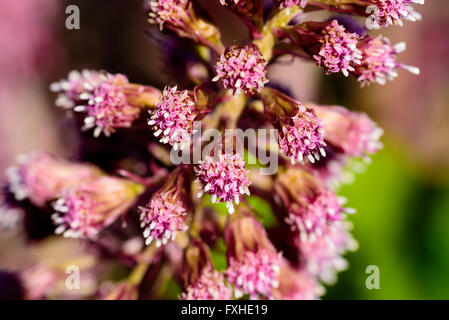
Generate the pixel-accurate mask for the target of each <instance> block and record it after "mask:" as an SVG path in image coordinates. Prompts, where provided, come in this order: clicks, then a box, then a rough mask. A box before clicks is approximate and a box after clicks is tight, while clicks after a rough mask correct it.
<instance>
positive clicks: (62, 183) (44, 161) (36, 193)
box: [6, 152, 104, 206]
mask: <svg viewBox="0 0 449 320" xmlns="http://www.w3.org/2000/svg"><path fill="white" fill-rule="evenodd" d="M17 161H18V165H17V166H14V167H10V168H8V169H7V170H6V175H7V177H8V181H9V190H10V191H11V192H12V193H13V194H14V196H15V198H16V200H24V199H27V198H28V199H29V200H30V201H31V202H32V203H33V204H34V205H36V206H43V205H44V204H45V203H46V202H47V201H50V200H53V199H55V198H57V197H58V196H60V195H61V192H62V190H64V189H67V188H72V187H76V186H78V185H79V184H80V183H82V182H84V181H88V180H91V179H96V178H98V177H100V176H102V175H104V173H103V172H102V171H101V170H100V169H99V168H97V167H95V166H94V165H91V164H85V163H77V162H69V161H66V160H62V159H58V158H56V157H54V156H52V155H50V154H48V153H43V152H37V153H31V154H29V155H21V156H18V157H17Z"/></svg>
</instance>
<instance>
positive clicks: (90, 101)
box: [50, 70, 160, 137]
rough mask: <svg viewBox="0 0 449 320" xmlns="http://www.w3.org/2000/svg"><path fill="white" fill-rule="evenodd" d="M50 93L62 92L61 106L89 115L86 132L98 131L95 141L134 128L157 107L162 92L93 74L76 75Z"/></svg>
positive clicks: (59, 101)
mask: <svg viewBox="0 0 449 320" xmlns="http://www.w3.org/2000/svg"><path fill="white" fill-rule="evenodd" d="M50 89H51V90H52V91H54V92H60V94H59V96H58V98H57V100H56V105H57V106H59V107H62V108H65V109H71V110H73V111H75V112H80V113H82V114H85V117H84V126H83V130H89V129H94V136H95V137H98V136H99V135H100V134H101V133H103V134H104V135H105V136H109V135H110V134H111V133H114V132H115V131H116V129H117V128H129V127H131V125H132V123H133V121H134V120H136V119H137V118H138V117H139V115H140V112H141V110H142V108H144V107H152V106H154V105H155V104H156V102H157V101H158V99H159V96H160V92H159V90H158V89H155V88H152V87H149V86H142V85H137V84H132V83H129V81H128V78H127V77H126V76H124V75H122V74H116V75H113V74H110V73H106V72H98V71H89V70H83V71H82V72H81V73H80V72H78V71H72V72H71V73H70V74H69V76H68V79H67V80H61V81H59V82H57V83H53V84H52V85H51V86H50Z"/></svg>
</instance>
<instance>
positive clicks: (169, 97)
mask: <svg viewBox="0 0 449 320" xmlns="http://www.w3.org/2000/svg"><path fill="white" fill-rule="evenodd" d="M198 113H199V108H198V107H197V105H196V102H195V98H194V94H193V92H192V91H188V90H178V89H177V87H176V86H175V87H165V89H164V92H163V96H162V99H161V101H160V102H159V103H158V104H157V105H156V108H155V109H154V110H151V111H150V115H151V119H150V120H149V121H148V124H149V125H150V126H151V127H152V128H153V130H154V131H155V132H154V135H155V136H156V137H161V138H160V142H161V143H169V144H170V145H172V146H173V148H174V149H175V150H178V149H181V150H182V149H184V148H185V147H188V146H189V145H190V141H191V137H192V135H193V133H194V128H193V126H194V124H193V122H194V120H195V118H196V117H197V115H198Z"/></svg>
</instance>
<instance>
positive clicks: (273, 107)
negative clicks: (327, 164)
mask: <svg viewBox="0 0 449 320" xmlns="http://www.w3.org/2000/svg"><path fill="white" fill-rule="evenodd" d="M261 96H262V100H263V102H264V106H265V113H266V115H267V118H268V119H269V120H270V121H271V123H272V124H273V126H274V127H275V129H277V131H278V142H279V148H280V150H281V151H282V152H283V153H284V154H285V155H286V156H287V157H289V158H290V161H291V162H292V164H295V163H296V162H300V163H304V161H309V162H311V163H314V162H315V160H319V159H320V156H322V157H325V156H326V153H325V151H324V146H325V145H326V144H325V143H324V128H323V125H322V123H321V120H320V119H319V118H318V117H317V116H316V115H315V112H314V111H313V110H312V109H308V108H306V107H305V106H303V105H302V104H301V103H300V102H298V101H295V100H293V99H292V98H290V97H289V96H287V95H285V94H283V93H281V92H279V91H277V90H275V89H271V88H265V89H264V90H263V91H262V93H261Z"/></svg>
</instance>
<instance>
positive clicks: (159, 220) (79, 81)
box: [0, 0, 423, 300]
mask: <svg viewBox="0 0 449 320" xmlns="http://www.w3.org/2000/svg"><path fill="white" fill-rule="evenodd" d="M220 2H221V4H222V5H224V6H225V8H227V9H229V10H230V11H232V12H233V13H235V14H236V15H237V16H239V18H241V19H242V20H243V22H244V24H245V25H246V27H247V28H248V30H249V37H250V39H251V41H249V42H248V43H245V44H239V45H231V46H229V47H227V48H225V46H224V45H223V42H222V40H221V35H220V32H219V31H218V28H217V27H216V26H215V25H214V24H213V23H212V22H210V20H209V19H206V17H208V16H209V15H208V14H207V10H206V9H204V8H201V7H200V5H199V3H197V2H196V1H195V2H194V1H191V0H149V1H147V2H146V5H145V9H146V11H147V13H148V15H149V22H150V23H152V24H156V25H157V26H159V29H160V30H161V31H163V32H168V33H169V35H170V34H171V35H170V41H171V42H172V43H174V42H175V41H176V40H175V38H174V37H175V36H176V35H177V36H180V37H182V38H186V39H184V40H183V41H182V42H179V46H178V42H176V43H177V45H176V46H173V48H181V47H182V48H185V47H188V48H194V49H195V50H194V52H192V53H190V55H189V56H188V58H185V59H184V56H186V57H187V54H186V52H184V50H179V52H176V55H171V54H169V55H167V56H166V60H169V61H170V62H172V63H173V64H174V65H176V68H179V67H182V68H184V70H183V71H184V72H180V75H181V74H190V75H193V74H194V73H196V75H194V76H191V77H187V78H188V79H181V78H180V76H178V74H176V76H177V78H176V79H177V80H179V83H178V85H174V86H165V88H164V89H163V91H162V92H161V91H160V90H159V89H155V88H153V87H150V86H146V85H142V84H134V83H131V82H130V81H129V80H128V78H127V77H126V76H125V75H122V74H110V73H107V72H104V71H90V70H83V71H81V72H78V71H72V72H71V73H69V75H68V77H67V79H64V80H61V81H59V82H56V83H53V84H52V85H51V86H50V89H51V90H52V91H54V92H56V93H57V94H58V95H57V98H56V102H55V104H56V105H57V106H59V107H61V108H63V109H65V110H66V111H67V113H68V114H70V115H75V116H76V119H78V120H81V121H82V123H83V127H82V129H83V130H88V129H93V134H94V136H95V137H98V136H99V135H101V134H104V135H106V136H109V135H111V134H112V133H115V136H114V139H85V136H81V137H80V138H81V139H82V141H81V143H80V144H79V145H80V148H79V149H80V151H81V152H80V153H79V159H80V161H85V160H87V159H88V160H90V161H93V162H94V163H95V165H93V164H89V163H84V162H73V161H67V160H62V159H59V158H57V157H55V156H52V155H49V154H46V153H31V154H29V155H28V156H24V157H20V158H19V159H18V160H19V163H18V165H16V166H14V167H11V168H10V169H8V170H7V178H8V187H9V188H5V190H8V192H9V193H10V194H7V195H6V196H5V197H3V196H2V197H1V198H0V200H1V203H0V225H2V224H4V225H12V226H14V224H23V223H24V220H26V219H23V217H25V218H28V217H30V216H31V213H32V212H31V211H30V212H28V210H32V208H33V206H34V207H38V208H37V209H38V210H36V211H38V212H39V213H40V214H41V216H43V217H44V218H46V219H47V220H48V217H51V219H52V221H53V223H54V224H55V225H56V226H55V230H54V232H55V233H56V234H58V235H61V236H62V237H53V238H54V239H55V240H54V241H56V242H57V243H58V244H59V243H64V245H62V246H63V247H64V248H67V249H70V247H69V246H68V245H67V244H66V243H67V242H62V241H72V242H74V241H75V240H73V239H63V238H76V239H77V240H76V241H75V242H76V243H78V242H82V243H88V244H90V246H89V247H93V248H94V249H95V250H93V251H95V254H100V253H101V256H102V257H103V255H106V254H107V256H108V260H109V259H110V260H114V265H115V266H118V267H120V266H123V267H124V268H122V269H123V270H125V269H128V268H130V269H132V270H131V272H130V274H129V275H128V276H127V277H126V278H125V279H123V280H120V281H119V282H116V283H115V284H113V285H112V286H111V285H109V286H107V284H105V285H104V288H103V287H102V288H97V289H99V290H94V291H95V292H97V293H92V292H89V295H88V297H89V298H92V297H100V298H106V299H137V298H148V297H155V298H166V297H165V296H164V295H163V293H162V292H163V291H164V290H160V289H161V287H160V285H161V284H163V283H166V280H167V279H169V278H170V279H173V281H177V282H179V287H180V291H179V293H178V296H179V298H181V299H186V300H190V299H194V300H196V299H231V298H232V299H239V298H242V297H244V298H248V297H249V298H251V299H259V298H260V299H318V298H320V297H321V296H322V295H323V294H324V292H325V290H324V287H323V285H324V284H329V283H332V282H334V281H335V280H336V276H337V273H338V272H339V271H341V270H343V269H344V268H346V266H347V262H346V260H345V258H344V255H345V254H346V253H347V252H348V251H351V250H355V249H356V247H357V243H356V241H355V240H354V239H353V238H352V236H351V234H350V229H351V224H350V222H349V219H348V215H349V214H351V213H354V212H355V210H354V209H351V208H347V207H345V206H344V203H345V201H346V199H343V198H342V197H339V196H337V193H336V190H335V188H334V183H333V182H334V181H340V180H343V178H342V176H343V173H344V171H345V170H348V171H349V169H350V168H349V165H348V164H349V163H351V162H352V161H354V162H356V161H359V162H362V161H360V159H359V158H362V159H364V160H369V157H370V156H371V155H373V154H375V153H376V152H377V151H378V150H379V149H380V148H381V147H382V143H381V142H380V137H381V135H382V133H383V131H382V129H380V128H379V127H378V125H377V124H376V123H375V122H374V121H373V120H371V119H370V118H369V117H368V115H366V114H364V113H361V112H354V111H349V110H348V109H346V108H344V107H340V106H322V105H316V104H313V103H302V102H299V101H298V100H296V99H295V98H294V97H292V96H290V94H289V93H288V92H289V88H279V87H278V89H275V88H274V87H275V85H273V86H265V85H266V84H267V83H268V79H267V69H268V67H269V64H272V63H275V62H276V61H278V58H280V57H281V56H282V55H286V54H289V55H292V56H294V57H300V58H304V59H306V60H307V61H310V62H312V63H314V64H317V65H318V66H320V67H322V68H323V69H324V70H325V71H326V73H327V74H331V73H341V74H343V75H344V76H352V77H354V78H356V79H358V81H359V82H360V83H361V84H362V85H367V84H370V83H373V82H376V83H380V84H384V83H386V81H387V80H390V79H393V78H395V77H396V76H397V73H398V70H399V69H405V70H408V71H410V72H412V73H416V74H417V73H419V70H418V69H417V68H414V67H410V66H407V65H404V64H402V63H399V62H398V61H397V55H398V54H399V53H400V52H401V51H403V50H404V49H405V44H403V43H399V44H397V45H394V46H393V45H391V44H390V42H389V40H388V39H387V38H385V37H382V36H378V37H374V36H371V35H369V34H368V32H360V33H352V32H350V31H349V30H353V29H352V28H351V24H350V23H346V22H344V21H345V19H340V18H338V17H336V18H333V19H330V20H327V21H310V20H308V19H309V15H306V14H304V15H301V21H300V23H299V24H296V21H299V19H296V18H297V16H298V14H300V13H302V12H303V8H305V7H306V6H307V9H306V10H307V11H306V12H309V9H312V10H313V8H312V6H314V7H316V6H318V7H321V8H324V9H326V10H331V11H344V12H345V13H349V14H352V15H358V16H366V15H367V11H366V9H367V8H368V7H369V6H370V5H376V6H377V7H376V8H377V10H378V11H377V17H378V18H379V19H378V25H379V26H385V25H388V24H400V23H401V19H409V20H414V19H417V18H418V15H417V14H416V13H415V12H414V11H413V9H412V8H411V6H410V4H412V3H422V2H423V1H420V0H344V1H340V0H339V1H336V0H316V1H306V0H276V1H274V5H273V7H272V11H271V12H267V10H268V9H269V8H265V9H267V10H265V12H264V7H263V1H262V0H255V1H246V0H220ZM211 16H212V15H211ZM339 21H342V22H339ZM190 42H194V43H193V44H192V43H190ZM166 43H167V42H166V41H161V42H160V43H158V45H160V46H164V45H165V44H166ZM165 49H166V48H165ZM164 52H166V51H164ZM172 56H173V57H175V56H176V57H181V58H180V59H177V61H171V60H172ZM212 74H214V75H215V77H213V76H210V75H212ZM340 80H341V81H346V80H345V79H344V78H343V77H341V79H340ZM217 81H220V85H217V84H215V83H214V82H217ZM230 93H232V94H230ZM142 111H145V112H142ZM142 114H144V115H148V114H149V119H148V126H146V125H144V126H140V121H139V120H143V119H141V115H142ZM197 125H198V127H197ZM273 127H274V129H275V130H276V132H277V141H270V143H269V144H268V145H261V144H259V141H257V142H258V143H257V152H252V150H250V149H251V148H249V147H248V148H247V150H245V146H244V142H245V139H246V138H248V139H246V140H250V137H247V136H246V132H245V134H244V135H243V138H242V136H240V135H239V133H241V132H239V130H243V129H253V128H263V129H265V128H273ZM119 128H120V129H123V128H132V130H118V129H119ZM236 129H237V130H236ZM203 130H204V135H202V132H203ZM229 132H230V133H231V135H228V133H229ZM236 132H237V134H236ZM196 133H198V134H197V135H195V134H196ZM209 133H213V134H212V135H209ZM215 133H216V134H217V135H215ZM260 133H261V132H259V131H258V132H257V135H258V136H257V138H258V137H259V136H260ZM193 136H195V139H192V137H193ZM197 136H198V139H196V137H197ZM208 137H209V140H207V138H208ZM230 137H232V141H230V139H229V138H230ZM211 138H213V141H210V139H211ZM261 140H263V139H261ZM158 142H159V143H160V144H158ZM197 142H199V143H198V144H197ZM207 142H210V143H209V144H207ZM231 142H232V143H231ZM248 142H249V146H251V143H252V142H251V141H248ZM271 142H273V143H271ZM276 142H277V144H276ZM91 143H92V145H91ZM161 144H163V145H161ZM198 147H199V148H198ZM210 147H212V148H210ZM170 148H171V150H168V149H170ZM209 148H210V149H209ZM273 150H274V151H276V152H275V155H276V157H278V153H277V151H280V153H281V157H280V158H276V159H275V160H276V165H277V167H276V168H277V171H276V172H275V174H274V175H273V176H266V175H265V174H264V172H263V170H262V169H266V168H262V167H263V166H265V165H267V164H268V165H270V167H271V163H267V162H266V161H265V160H264V159H263V158H264V157H263V155H262V154H260V153H259V151H270V153H271V151H273ZM94 151H95V152H96V153H97V154H93V152H94ZM245 151H248V152H246V153H245ZM191 153H193V154H191ZM179 154H181V155H182V157H181V158H182V161H181V162H180V164H179V162H178V164H179V165H177V166H175V164H174V162H175V161H174V158H173V156H174V155H179ZM97 155H98V157H97ZM185 155H188V157H187V156H186V157H184V156H185ZM191 156H192V157H191ZM187 158H188V160H189V161H184V160H185V159H187ZM192 158H193V159H192ZM254 158H256V159H254ZM245 159H248V160H249V161H248V166H246V164H247V162H246V160H245ZM286 159H287V160H288V161H286ZM192 160H193V161H192ZM252 160H256V161H254V162H253V163H251V162H250V161H252ZM269 160H270V161H271V160H272V159H269ZM278 160H279V161H278ZM252 164H255V165H254V166H252ZM100 167H101V168H100ZM103 170H104V171H103ZM258 170H260V171H259V173H260V174H259V175H258ZM106 172H107V173H106ZM111 172H116V173H117V174H119V175H120V177H118V176H114V175H112V173H111ZM265 173H266V171H265ZM195 182H197V184H196V183H195ZM250 186H251V193H252V195H250ZM203 195H208V197H203ZM245 195H246V196H245ZM12 196H14V197H12ZM254 196H256V197H258V198H260V199H257V200H260V203H263V205H266V206H268V207H269V209H271V210H266V211H271V212H273V213H274V215H275V218H276V219H272V220H276V222H277V224H276V226H275V227H273V226H272V224H271V222H272V221H269V220H268V219H267V217H266V216H267V215H265V214H262V212H258V210H259V206H258V205H255V203H258V202H257V201H254V202H253V201H252V200H254V199H256V198H251V197H254ZM209 197H210V201H209ZM14 198H15V200H14ZM5 199H7V201H8V203H6V200H5ZM25 199H28V200H29V201H28V202H26V203H22V202H19V201H21V200H25ZM4 202H5V203H4ZM9 202H11V203H9ZM49 203H51V204H52V206H49V205H48V204H49ZM219 203H222V204H223V205H219ZM22 206H23V208H22ZM224 206H225V207H226V209H227V212H226V210H225V212H222V210H223V207H224ZM16 207H17V208H18V209H17V210H22V209H23V210H24V214H23V215H22V214H21V212H22V211H17V212H15V213H14V212H6V211H5V210H8V211H10V210H9V209H10V208H16ZM35 209H36V208H35ZM51 209H53V211H50V210H51ZM19 212H20V213H19ZM52 212H53V214H51V213H52ZM125 215H127V216H126V217H125ZM14 217H16V218H17V219H14ZM119 217H122V218H123V219H122V224H121V227H122V228H120V225H119V224H118V223H116V222H118V221H117V220H119ZM32 218H33V219H37V220H38V219H39V214H36V215H33V216H32ZM44 222H48V221H44ZM139 226H140V227H139ZM140 233H143V237H142V235H141V234H140ZM39 235H41V234H39ZM43 236H45V234H44V235H43ZM127 238H128V239H127ZM67 251H68V252H69V251H71V250H67ZM52 252H53V251H52ZM68 254H70V252H69V253H68ZM284 254H285V255H284ZM211 257H214V259H213V260H214V263H212V258H211ZM86 261H87V262H86ZM86 261H84V262H86V263H87V264H88V263H93V264H95V262H92V260H86ZM218 264H220V266H218ZM30 270H32V269H30ZM37 270H38V269H37ZM101 270H102V272H103V269H101ZM47 271H48V270H46V269H44V270H43V271H40V270H38V272H36V273H35V275H32V276H31V277H27V276H24V277H22V278H23V279H22V281H24V283H25V284H26V285H25V286H24V288H25V290H26V291H27V292H26V295H25V296H27V297H35V298H45V297H47V296H49V293H50V292H52V293H53V291H52V289H53V288H54V287H55V286H56V283H57V282H59V281H60V279H61V276H60V274H59V273H58V274H56V273H53V271H51V270H50V271H49V272H47ZM39 277H41V278H42V279H40V281H38V282H37V284H35V283H33V281H35V280H36V279H37V280H39V279H38V278H39ZM102 278H104V276H102ZM29 279H31V280H32V281H30V280H29ZM109 283H110V282H109ZM30 284H31V285H30ZM56 297H59V296H58V295H56Z"/></svg>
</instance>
